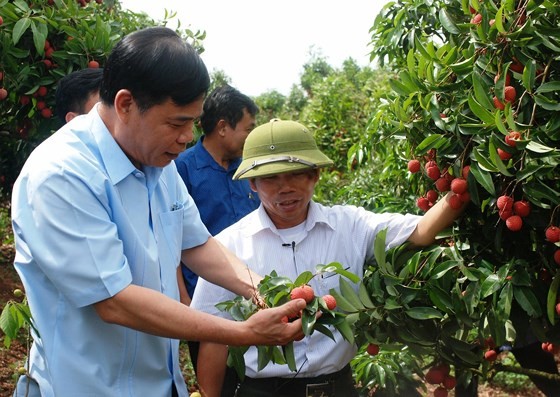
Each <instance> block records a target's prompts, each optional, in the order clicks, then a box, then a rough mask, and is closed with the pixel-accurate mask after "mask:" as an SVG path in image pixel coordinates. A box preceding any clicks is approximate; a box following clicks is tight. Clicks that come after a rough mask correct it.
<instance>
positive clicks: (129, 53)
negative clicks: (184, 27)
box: [100, 27, 210, 112]
mask: <svg viewBox="0 0 560 397" xmlns="http://www.w3.org/2000/svg"><path fill="white" fill-rule="evenodd" d="M104 70H105V71H104V74H103V82H102V84H101V93H100V95H101V100H102V101H103V103H104V104H105V105H107V106H113V104H114V101H115V96H116V95H117V92H118V91H119V90H122V89H126V90H129V91H130V92H131V93H132V96H133V97H134V100H135V102H136V104H137V105H138V108H139V109H140V111H141V112H143V111H146V110H148V109H149V108H151V107H152V106H154V105H159V104H161V103H163V102H165V101H166V100H167V99H169V98H170V99H171V100H172V101H173V102H174V103H175V104H176V105H181V106H182V105H187V104H189V103H192V102H193V101H194V100H196V99H197V98H200V96H201V95H205V94H206V92H207V91H208V87H209V86H210V76H209V75H208V70H207V69H206V66H205V65H204V62H202V59H201V58H200V56H199V55H198V53H197V52H196V50H195V49H194V48H193V47H192V46H191V45H190V44H189V43H187V42H185V41H184V40H183V39H181V37H179V35H178V34H177V33H175V32H174V31H173V30H171V29H169V28H164V27H152V28H146V29H142V30H139V31H137V32H134V33H131V34H129V35H127V36H125V37H124V38H123V39H122V40H121V41H120V42H118V43H117V45H116V46H115V47H114V48H113V51H111V54H110V55H109V58H108V59H107V62H106V63H105V67H104Z"/></svg>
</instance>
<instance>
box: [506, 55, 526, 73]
mask: <svg viewBox="0 0 560 397" xmlns="http://www.w3.org/2000/svg"><path fill="white" fill-rule="evenodd" d="M509 69H510V70H513V71H514V72H516V73H523V69H525V67H524V66H523V64H522V63H521V62H519V60H517V59H515V58H514V59H513V62H512V63H511V65H510V67H509Z"/></svg>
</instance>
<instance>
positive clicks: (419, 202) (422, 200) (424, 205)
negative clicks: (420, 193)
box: [416, 197, 431, 212]
mask: <svg viewBox="0 0 560 397" xmlns="http://www.w3.org/2000/svg"><path fill="white" fill-rule="evenodd" d="M416 206H417V207H418V208H420V209H421V210H422V211H424V212H426V211H428V210H429V209H430V208H431V206H430V200H428V199H427V198H426V197H418V199H416Z"/></svg>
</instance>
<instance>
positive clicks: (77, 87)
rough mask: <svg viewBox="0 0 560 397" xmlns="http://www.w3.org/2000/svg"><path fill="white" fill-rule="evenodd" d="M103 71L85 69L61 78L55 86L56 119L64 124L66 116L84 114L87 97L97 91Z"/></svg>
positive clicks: (99, 69)
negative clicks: (68, 114)
mask: <svg viewBox="0 0 560 397" xmlns="http://www.w3.org/2000/svg"><path fill="white" fill-rule="evenodd" d="M102 79H103V69H101V68H96V69H94V68H87V69H81V70H76V71H74V72H72V73H70V74H67V75H66V76H64V77H63V78H61V79H60V80H59V81H58V83H57V85H56V94H55V95H56V103H55V111H56V115H57V116H58V118H59V119H60V120H61V121H62V122H63V123H66V114H67V113H68V112H74V113H78V114H83V113H86V109H85V108H84V106H85V104H86V102H87V101H88V99H89V96H90V95H92V94H95V93H96V92H98V91H99V87H100V86H101V80H102Z"/></svg>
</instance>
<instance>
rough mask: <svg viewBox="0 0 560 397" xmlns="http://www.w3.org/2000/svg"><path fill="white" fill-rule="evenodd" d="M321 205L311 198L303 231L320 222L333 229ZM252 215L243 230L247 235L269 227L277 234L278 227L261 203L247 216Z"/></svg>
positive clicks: (331, 222)
mask: <svg viewBox="0 0 560 397" xmlns="http://www.w3.org/2000/svg"><path fill="white" fill-rule="evenodd" d="M323 208H324V207H323V206H322V205H320V204H317V203H316V202H314V201H313V200H311V202H310V203H309V211H308V212H307V219H306V220H305V231H306V232H309V231H310V230H312V229H313V228H314V227H315V226H318V225H320V224H324V225H325V226H327V227H329V228H331V229H333V230H334V228H335V225H334V224H333V221H332V220H330V219H328V218H327V216H326V214H325V211H324V210H323ZM249 216H250V217H253V219H252V222H249V225H248V227H247V228H245V232H246V234H247V235H248V236H250V235H255V234H257V233H259V232H260V231H262V230H265V229H269V230H270V231H272V232H273V233H274V234H278V229H277V228H276V226H275V225H274V223H272V220H271V219H270V217H269V216H268V214H267V213H266V210H265V209H264V206H263V205H262V204H261V205H260V206H259V208H258V209H257V211H255V212H253V213H251V214H250V215H248V217H249Z"/></svg>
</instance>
